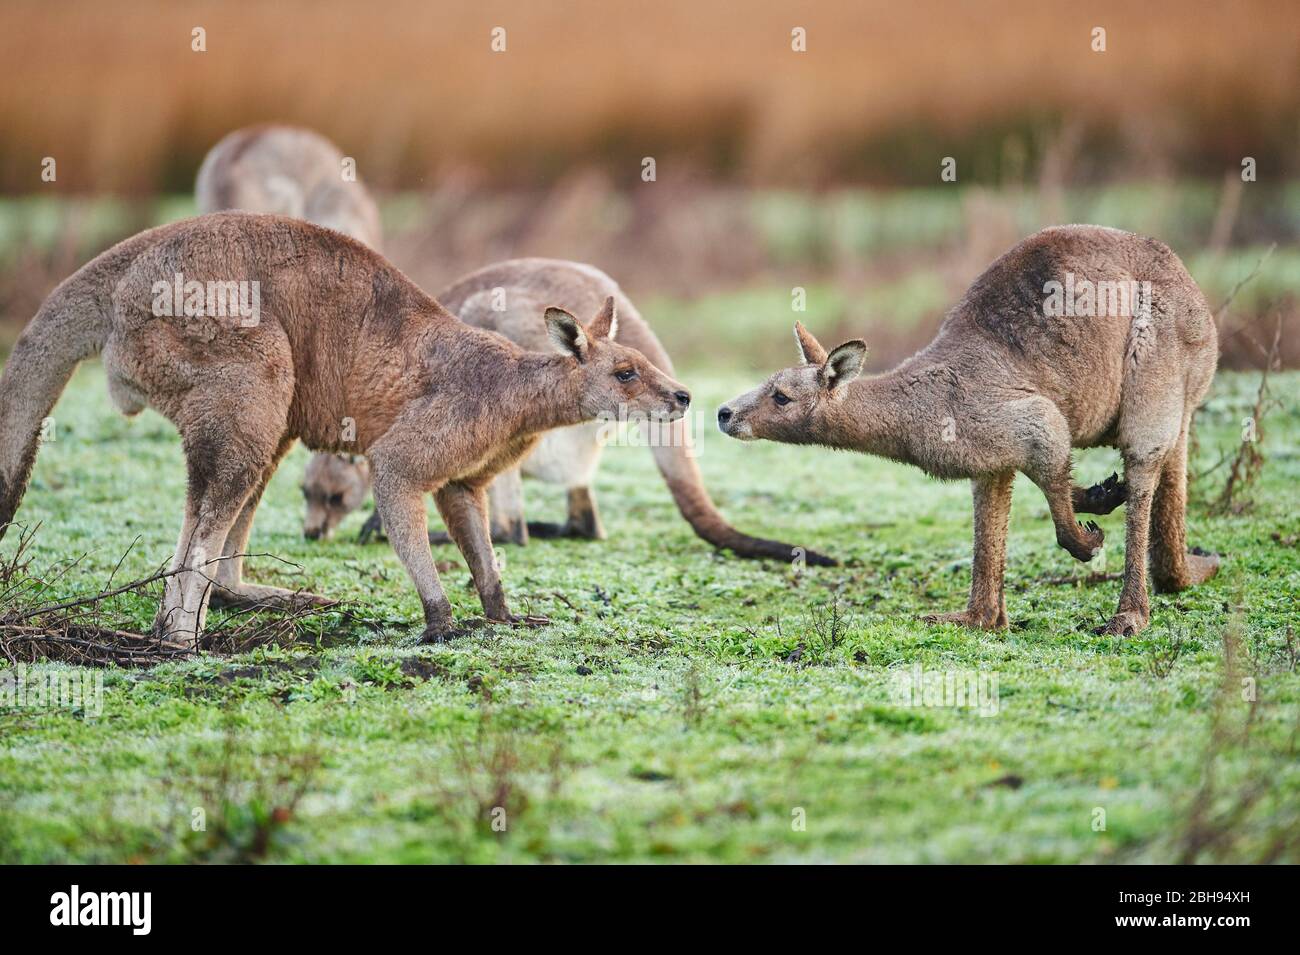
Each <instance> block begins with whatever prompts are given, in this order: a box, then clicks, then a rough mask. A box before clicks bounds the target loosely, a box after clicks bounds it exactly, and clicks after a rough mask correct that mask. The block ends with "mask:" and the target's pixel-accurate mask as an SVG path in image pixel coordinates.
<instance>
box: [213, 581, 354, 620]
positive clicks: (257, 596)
mask: <svg viewBox="0 0 1300 955" xmlns="http://www.w3.org/2000/svg"><path fill="white" fill-rule="evenodd" d="M336 603H338V601H337V600H331V599H330V598H329V597H322V596H321V595H320V594H313V593H309V592H307V591H305V590H286V589H285V588H283V587H264V586H263V585H261V584H247V583H241V584H238V585H237V586H236V587H234V588H233V589H228V588H226V587H222V586H220V585H217V586H215V587H213V588H212V596H211V598H210V599H209V600H208V605H209V606H211V607H223V608H226V609H230V610H281V611H284V612H286V613H300V612H301V611H304V610H310V609H311V608H313V607H332V606H333V605H334V604H336Z"/></svg>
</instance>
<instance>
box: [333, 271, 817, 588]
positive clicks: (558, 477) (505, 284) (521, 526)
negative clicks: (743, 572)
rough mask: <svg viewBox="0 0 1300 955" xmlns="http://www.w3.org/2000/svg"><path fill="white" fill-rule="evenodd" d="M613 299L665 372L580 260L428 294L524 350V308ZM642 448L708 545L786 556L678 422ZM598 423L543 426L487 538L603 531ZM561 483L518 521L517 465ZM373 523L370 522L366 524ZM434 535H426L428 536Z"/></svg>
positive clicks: (510, 479) (496, 489) (652, 343)
mask: <svg viewBox="0 0 1300 955" xmlns="http://www.w3.org/2000/svg"><path fill="white" fill-rule="evenodd" d="M608 296H613V298H614V300H615V301H616V302H617V303H618V330H617V334H616V338H617V340H618V341H619V342H620V343H621V344H623V345H626V346H628V347H630V348H635V349H636V350H637V351H639V352H641V354H643V355H645V356H646V357H647V358H648V359H650V361H651V363H653V364H654V366H655V367H656V368H658V369H659V370H660V371H662V372H664V373H665V374H667V375H672V374H673V373H674V372H673V365H672V361H671V359H669V357H668V353H667V352H666V351H664V348H663V346H662V345H661V344H660V343H659V339H658V338H656V337H655V334H654V332H653V331H652V330H651V329H650V326H649V325H648V324H647V323H646V321H645V320H644V319H643V318H642V317H641V315H640V313H639V312H638V311H637V310H636V308H635V306H633V304H632V302H631V301H629V300H628V298H627V296H625V295H624V294H623V292H622V290H621V289H620V288H619V287H618V284H617V283H616V282H615V281H614V280H613V279H611V278H610V277H609V276H608V275H606V274H605V273H604V272H601V271H600V270H599V269H596V268H594V267H592V266H590V265H584V264H581V263H578V262H567V261H562V260H556V259H538V258H530V259H512V260H510V261H506V262H498V263H496V264H494V265H490V266H488V267H486V268H483V269H479V270H478V271H476V272H472V273H470V274H469V275H467V276H465V277H464V278H461V279H458V280H457V281H456V282H454V283H452V284H451V285H450V286H449V287H448V288H446V289H444V290H443V291H441V292H440V293H439V294H438V301H439V302H441V303H442V304H443V305H444V306H445V307H446V308H447V309H448V310H449V311H451V312H454V313H455V314H456V315H458V316H459V317H460V319H461V320H462V321H464V322H466V323H468V324H470V325H473V326H475V327H477V328H483V329H487V330H489V331H494V332H498V333H500V334H502V335H504V336H505V337H506V338H509V339H510V340H511V341H513V342H514V343H515V344H517V345H520V346H521V347H523V348H527V349H529V350H531V351H545V350H547V349H549V347H550V346H549V344H548V343H547V340H546V330H545V329H544V328H542V327H541V326H540V325H539V324H538V322H536V321H535V320H534V318H533V316H535V315H536V313H537V311H538V309H540V308H542V307H544V306H545V305H548V304H560V305H563V306H564V307H565V308H567V309H568V310H569V311H572V312H576V313H578V314H583V313H585V312H588V311H593V310H595V309H596V308H598V307H599V306H600V302H601V301H603V300H604V299H605V298H606V297H608ZM656 437H657V438H658V439H659V440H656V441H654V442H653V444H652V447H651V453H652V454H653V455H654V459H655V463H656V464H657V465H658V467H659V470H660V473H662V474H663V476H664V481H665V483H666V484H667V485H668V489H669V491H670V492H671V493H672V495H673V500H674V501H676V503H677V507H678V509H679V510H680V511H681V514H682V516H683V517H684V518H685V519H686V520H687V522H688V523H689V524H690V525H691V528H692V529H693V530H694V531H695V533H696V534H698V535H699V536H700V537H701V538H703V539H704V540H706V541H708V542H709V543H710V544H713V545H714V546H715V547H724V548H729V549H730V550H732V551H733V552H735V553H736V554H737V555H739V556H741V557H774V558H777V559H779V560H786V561H789V560H791V559H793V557H794V554H795V553H796V550H795V548H794V547H792V546H791V545H790V544H785V543H782V542H781V541H774V540H766V539H764V538H758V537H751V536H750V535H748V534H744V533H741V532H740V531H738V530H736V529H735V528H734V527H732V526H731V525H730V524H728V523H727V520H726V518H724V517H723V516H722V514H721V513H719V512H718V509H717V508H716V507H715V506H714V504H713V501H712V500H710V498H709V494H708V491H706V490H705V488H704V481H703V478H702V477H701V475H700V470H699V467H698V465H697V464H696V463H695V458H694V456H693V454H692V451H691V448H690V444H689V442H690V431H689V428H688V427H687V422H686V421H682V422H680V423H675V424H673V425H671V426H670V427H669V428H667V429H665V430H664V431H663V432H661V433H660V434H658V435H657V436H656ZM600 453H601V442H600V426H599V425H578V426H576V427H574V428H568V429H561V430H557V431H553V432H550V433H548V434H547V435H545V436H543V438H542V439H541V441H540V442H539V443H538V446H537V447H536V448H535V449H534V450H533V451H532V452H531V453H530V454H529V455H528V456H527V457H526V458H525V459H524V460H523V462H522V463H521V465H520V467H519V469H517V470H515V471H511V472H507V473H505V474H502V475H501V476H500V477H499V478H498V479H497V480H496V481H495V482H494V483H493V485H492V488H491V489H490V498H491V507H490V512H491V521H492V531H493V536H494V539H495V540H497V541H498V542H500V541H511V542H513V543H517V544H524V543H526V542H527V540H528V536H529V534H530V533H531V534H533V535H538V536H548V537H552V536H568V537H581V538H588V539H601V538H604V536H605V531H604V527H603V525H602V524H601V521H600V514H599V511H598V509H597V507H596V499H595V496H594V495H593V493H592V490H591V483H592V480H593V479H594V477H595V472H596V468H597V466H598V464H599V462H600ZM519 472H522V474H523V475H524V476H527V477H533V478H536V479H538V480H542V481H547V482H549V483H552V484H559V485H561V486H562V487H565V488H567V489H568V518H567V520H566V521H565V523H564V524H562V525H561V524H544V523H538V522H527V521H525V519H524V502H523V493H522V489H521V488H520V484H519V479H520V473H519ZM320 477H321V478H322V482H323V483H322V484H319V485H312V482H311V481H310V480H309V482H308V484H309V486H310V489H311V490H312V492H313V493H315V494H316V495H317V496H322V495H328V496H332V495H333V494H335V493H338V491H337V490H335V489H336V488H339V487H342V486H343V485H344V484H346V481H345V480H344V479H343V478H344V476H343V475H340V474H338V473H336V472H330V473H327V472H325V471H324V470H321V471H320ZM370 526H371V527H372V528H373V522H372V523H371V525H370ZM435 539H437V538H436V536H435ZM803 553H804V558H805V560H806V561H807V562H808V563H811V564H822V565H833V564H834V563H835V562H834V561H833V560H831V559H830V558H828V557H825V556H823V555H821V554H818V553H817V552H816V551H811V550H805V551H804V552H803Z"/></svg>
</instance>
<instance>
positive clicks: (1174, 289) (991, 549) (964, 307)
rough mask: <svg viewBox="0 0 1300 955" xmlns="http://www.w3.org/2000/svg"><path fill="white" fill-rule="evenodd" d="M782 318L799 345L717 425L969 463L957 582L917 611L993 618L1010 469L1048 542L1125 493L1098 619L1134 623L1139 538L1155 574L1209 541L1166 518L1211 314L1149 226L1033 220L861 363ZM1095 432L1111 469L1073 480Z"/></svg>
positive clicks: (1209, 370) (1186, 564)
mask: <svg viewBox="0 0 1300 955" xmlns="http://www.w3.org/2000/svg"><path fill="white" fill-rule="evenodd" d="M1103 301H1104V302H1105V308H1102V307H1100V306H1101V303H1102V302H1103ZM1125 302H1127V303H1128V307H1127V308H1125V307H1123V306H1124V303H1125ZM1134 306H1136V307H1134ZM1125 311H1128V312H1129V313H1130V314H1127V315H1125V314H1122V313H1123V312H1125ZM795 336H796V339H797V340H798V344H799V351H800V354H801V356H802V358H803V362H804V363H803V364H802V365H798V366H796V367H794V368H789V369H786V370H785V371H781V372H778V373H777V374H775V375H773V376H772V377H771V378H770V379H769V380H768V381H767V382H766V383H765V384H764V385H762V386H761V387H759V388H756V389H754V390H753V391H751V392H749V393H747V394H744V395H741V396H740V397H739V398H736V399H735V400H733V401H730V402H728V403H727V404H726V405H724V406H723V407H722V408H720V409H719V410H718V425H719V427H720V428H721V429H722V431H723V432H724V433H726V434H729V435H731V436H732V437H735V438H741V439H754V438H770V439H772V440H775V441H784V442H787V443H792V444H821V445H826V446H829V447H835V448H847V449H852V450H856V451H865V452H867V453H870V454H878V455H881V456H883V457H887V458H892V459H893V460H896V461H903V462H905V463H907V464H913V465H916V466H917V467H919V468H921V469H922V470H924V471H926V472H927V473H929V474H932V475H934V476H936V477H939V478H948V479H951V478H969V479H970V481H971V483H972V486H973V488H974V495H975V555H974V561H973V563H972V565H971V566H972V570H971V591H970V600H969V602H968V604H967V607H966V609H965V610H963V611H959V612H957V613H950V614H945V615H942V616H939V617H930V618H928V619H930V620H932V621H933V620H945V621H952V622H956V623H961V624H965V625H967V626H972V627H981V628H984V629H993V628H999V627H1005V626H1006V625H1007V609H1006V595H1005V593H1004V590H1003V573H1004V569H1005V563H1006V539H1007V518H1008V515H1009V514H1010V510H1011V482H1012V478H1013V477H1014V476H1015V472H1016V471H1021V472H1023V473H1024V474H1026V475H1027V476H1028V477H1029V479H1030V480H1032V481H1033V482H1034V483H1035V484H1037V485H1038V487H1039V488H1040V489H1041V490H1042V491H1043V494H1044V495H1046V497H1047V504H1048V507H1049V508H1050V510H1051V514H1052V521H1053V523H1054V524H1055V525H1056V539H1057V542H1058V543H1059V544H1060V545H1061V546H1062V547H1064V548H1065V549H1066V550H1067V551H1069V552H1070V554H1071V555H1072V556H1073V557H1075V558H1077V559H1079V560H1083V561H1086V560H1089V559H1090V558H1091V557H1092V556H1093V555H1094V554H1095V553H1096V552H1097V550H1098V548H1100V547H1101V545H1102V538H1103V535H1102V531H1101V529H1100V528H1098V527H1097V526H1096V525H1095V524H1089V525H1088V526H1087V527H1081V526H1080V525H1079V524H1078V523H1076V521H1075V512H1076V511H1081V512H1084V513H1096V514H1105V513H1109V512H1110V511H1111V510H1112V509H1114V508H1115V507H1116V506H1118V505H1119V504H1120V503H1124V502H1125V500H1126V499H1127V500H1126V503H1127V508H1128V511H1127V531H1126V540H1125V563H1124V584H1123V589H1122V592H1121V594H1120V599H1119V609H1118V611H1117V612H1116V614H1115V616H1114V617H1112V618H1111V619H1110V621H1109V622H1108V623H1107V624H1106V625H1105V626H1104V627H1103V628H1102V632H1105V633H1109V634H1121V635H1126V636H1127V635H1129V634H1134V633H1137V632H1139V631H1140V630H1142V629H1143V628H1144V627H1145V626H1146V625H1147V622H1148V620H1149V618H1150V608H1149V604H1148V600H1147V586H1146V569H1147V556H1148V548H1149V549H1150V559H1151V570H1152V576H1153V577H1154V579H1155V584H1156V587H1157V588H1159V589H1160V590H1164V591H1177V590H1182V589H1184V588H1187V587H1191V586H1193V585H1195V584H1199V583H1202V582H1204V581H1206V580H1208V579H1209V578H1211V577H1213V576H1214V574H1215V573H1216V572H1217V571H1218V568H1219V558H1218V557H1217V556H1215V555H1210V554H1204V553H1200V552H1192V553H1189V552H1188V550H1187V546H1186V541H1185V533H1184V523H1185V519H1186V493H1187V428H1188V424H1189V422H1190V420H1191V416H1192V412H1193V410H1194V409H1195V408H1196V406H1197V405H1198V404H1199V403H1200V401H1201V399H1202V398H1204V397H1205V393H1206V392H1207V391H1208V390H1209V387H1210V381H1211V379H1212V378H1213V377H1214V367H1215V363H1216V362H1217V360H1218V343H1217V335H1216V333H1215V328H1214V316H1213V315H1212V314H1211V312H1210V309H1209V308H1208V307H1207V306H1206V303H1205V298H1204V296H1203V295H1202V294H1201V292H1200V290H1199V289H1198V288H1197V287H1196V283H1195V282H1194V281H1193V280H1192V277H1191V276H1190V275H1188V273H1187V270H1186V269H1185V268H1184V267H1183V264H1182V263H1181V262H1180V261H1179V260H1178V257H1177V256H1176V255H1175V254H1174V253H1173V252H1172V251H1170V250H1169V248H1168V247H1166V246H1165V245H1163V244H1162V243H1160V242H1157V241H1155V240H1154V239H1148V238H1144V237H1142V236H1138V235H1133V234H1132V233H1128V232H1120V231H1118V230H1115V229H1106V228H1101V227H1098V226H1063V227H1059V228H1052V229H1044V230H1043V231H1041V232H1038V233H1036V234H1035V235H1032V236H1030V237H1029V238H1028V239H1025V240H1024V241H1023V242H1021V243H1020V244H1019V245H1017V246H1016V247H1015V248H1013V249H1011V251H1009V252H1007V253H1006V254H1005V255H1003V256H1002V257H1001V258H1000V259H998V260H997V261H996V262H994V263H993V264H992V265H991V266H989V268H988V270H987V271H985V272H984V274H983V275H981V276H980V277H979V278H978V279H976V280H975V282H974V284H973V285H971V287H970V289H969V290H967V292H966V295H965V296H964V297H963V298H962V300H961V301H960V302H958V303H957V305H956V306H955V307H954V308H953V309H952V310H951V311H950V312H949V313H948V316H947V318H946V319H945V321H944V323H943V326H942V327H941V328H940V330H939V334H938V336H937V337H936V338H935V340H934V341H933V342H931V343H930V344H929V345H927V346H926V347H925V348H923V349H921V351H919V352H918V353H917V354H915V355H913V356H912V357H911V358H909V359H907V360H906V361H904V362H903V363H902V364H901V365H899V366H898V367H897V368H895V369H894V370H893V371H889V372H886V373H885V374H882V375H878V376H875V377H872V378H865V379H858V375H859V372H860V371H861V370H862V362H863V356H864V355H865V353H866V345H865V344H864V343H863V342H861V341H856V340H855V341H850V342H846V343H844V344H843V345H840V346H839V347H838V348H836V349H835V350H834V351H832V352H831V353H830V354H829V355H828V354H827V353H826V351H825V349H823V348H822V346H821V345H819V344H818V343H817V340H816V339H815V338H813V336H812V335H810V334H809V333H808V332H807V331H806V330H805V329H804V328H803V326H802V325H796V326H795ZM1099 445H1106V446H1111V447H1115V448H1118V449H1119V450H1120V452H1121V453H1122V455H1123V460H1124V481H1123V483H1122V484H1119V483H1117V482H1116V481H1115V479H1114V477H1112V478H1111V479H1110V480H1109V481H1107V482H1106V483H1105V484H1102V485H1098V486H1096V487H1093V488H1090V489H1087V490H1085V489H1083V488H1078V487H1073V486H1072V484H1071V465H1070V453H1071V448H1072V447H1082V448H1087V447H1094V446H1099Z"/></svg>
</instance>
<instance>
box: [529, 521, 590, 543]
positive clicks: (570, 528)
mask: <svg viewBox="0 0 1300 955" xmlns="http://www.w3.org/2000/svg"><path fill="white" fill-rule="evenodd" d="M528 536H529V537H543V538H550V539H552V540H553V539H555V538H558V537H570V538H573V539H575V540H601V539H602V538H603V537H604V533H603V532H601V533H595V532H594V531H593V530H592V529H591V528H587V527H580V526H575V525H573V524H570V523H568V522H567V521H566V522H565V523H563V524H556V523H554V522H552V521H529V522H528Z"/></svg>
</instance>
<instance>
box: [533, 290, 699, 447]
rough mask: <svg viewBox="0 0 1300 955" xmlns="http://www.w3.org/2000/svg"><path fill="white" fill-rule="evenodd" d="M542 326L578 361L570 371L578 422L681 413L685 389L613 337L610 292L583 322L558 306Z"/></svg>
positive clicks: (663, 417)
mask: <svg viewBox="0 0 1300 955" xmlns="http://www.w3.org/2000/svg"><path fill="white" fill-rule="evenodd" d="M546 330H547V333H548V334H549V335H550V339H551V342H552V344H554V345H555V347H556V348H557V349H559V350H560V351H561V352H563V353H564V354H566V355H570V356H572V357H573V358H575V359H577V366H576V368H575V369H574V371H573V372H572V374H573V375H575V376H576V384H577V391H578V401H579V411H580V413H581V414H582V416H583V420H587V421H590V420H592V419H595V418H602V417H611V418H615V417H617V418H620V419H627V418H632V419H638V418H641V419H643V418H649V419H651V420H658V421H676V420H677V419H678V418H681V417H683V416H684V415H685V414H686V409H687V408H688V407H689V406H690V403H691V394H690V392H689V391H687V390H686V388H685V387H683V386H682V384H681V383H680V382H678V381H675V380H674V379H672V378H670V377H668V376H667V375H665V374H664V373H663V372H662V371H660V370H659V369H658V368H656V367H655V366H654V365H652V364H651V363H650V360H649V359H648V358H646V357H645V355H643V354H641V353H640V352H639V351H637V350H636V349H635V348H628V347H627V346H626V345H620V344H619V343H618V342H616V341H614V335H615V334H616V332H617V331H618V317H617V316H616V315H615V313H614V298H613V296H610V297H609V298H607V299H605V306H604V308H602V309H601V310H600V312H599V314H597V315H596V317H595V318H593V319H592V320H591V321H590V322H588V323H587V324H586V325H583V324H582V323H580V322H579V321H578V320H577V319H576V318H574V317H573V316H572V315H571V314H569V313H568V312H566V311H565V310H564V309H562V308H548V309H547V310H546Z"/></svg>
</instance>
